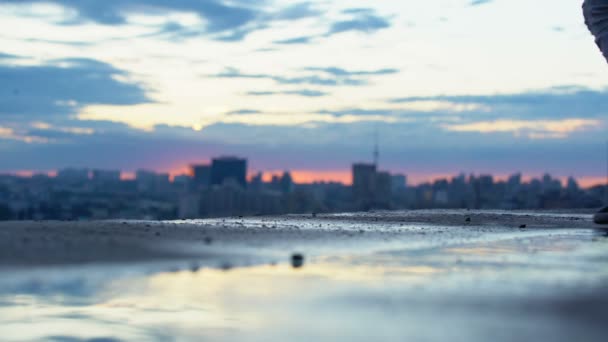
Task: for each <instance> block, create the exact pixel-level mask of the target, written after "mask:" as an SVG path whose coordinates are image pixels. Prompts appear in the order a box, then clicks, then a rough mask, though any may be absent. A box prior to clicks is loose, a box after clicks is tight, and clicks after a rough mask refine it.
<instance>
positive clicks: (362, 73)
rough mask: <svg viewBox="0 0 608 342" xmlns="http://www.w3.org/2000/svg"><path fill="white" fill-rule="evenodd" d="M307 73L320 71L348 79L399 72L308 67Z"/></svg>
mask: <svg viewBox="0 0 608 342" xmlns="http://www.w3.org/2000/svg"><path fill="white" fill-rule="evenodd" d="M305 70H308V71H321V72H324V73H327V74H330V75H333V76H337V77H348V76H377V75H390V74H396V73H398V72H399V70H398V69H378V70H370V71H358V70H355V71H349V70H345V69H342V68H338V67H326V68H321V67H308V68H305Z"/></svg>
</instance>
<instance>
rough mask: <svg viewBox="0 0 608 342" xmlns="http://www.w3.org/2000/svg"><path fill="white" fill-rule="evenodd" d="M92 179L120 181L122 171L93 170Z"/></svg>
mask: <svg viewBox="0 0 608 342" xmlns="http://www.w3.org/2000/svg"><path fill="white" fill-rule="evenodd" d="M92 175H93V177H92V179H93V180H94V181H98V182H119V181H120V171H118V170H93V173H92Z"/></svg>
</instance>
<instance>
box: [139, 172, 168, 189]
mask: <svg viewBox="0 0 608 342" xmlns="http://www.w3.org/2000/svg"><path fill="white" fill-rule="evenodd" d="M135 181H136V182H137V190H138V191H152V192H163V191H167V189H169V185H170V183H169V174H167V173H156V172H153V171H147V170H137V172H136V173H135Z"/></svg>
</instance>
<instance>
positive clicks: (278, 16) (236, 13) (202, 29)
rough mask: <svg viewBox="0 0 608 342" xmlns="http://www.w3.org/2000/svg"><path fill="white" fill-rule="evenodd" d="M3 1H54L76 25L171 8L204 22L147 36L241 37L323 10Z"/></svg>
mask: <svg viewBox="0 0 608 342" xmlns="http://www.w3.org/2000/svg"><path fill="white" fill-rule="evenodd" d="M3 3H5V4H6V3H9V4H20V5H27V4H32V3H54V4H57V5H60V6H62V7H64V8H67V9H70V10H72V11H73V12H74V13H75V17H73V18H66V19H65V20H64V22H63V24H68V25H76V24H82V23H85V22H93V23H97V24H102V25H126V24H129V16H131V15H151V16H158V15H166V14H167V13H171V12H180V13H193V14H195V15H197V16H198V17H199V18H200V19H201V21H202V23H203V24H200V25H198V24H196V25H188V26H185V25H181V24H179V23H175V22H167V23H164V24H162V25H161V26H160V27H159V28H158V29H157V30H156V31H155V32H152V33H149V34H144V35H142V36H143V37H146V36H160V37H163V38H166V39H185V38H190V37H195V36H200V35H205V34H206V35H209V36H210V37H211V38H213V39H216V40H220V41H240V40H242V39H244V38H245V37H246V36H247V35H248V34H250V33H251V32H254V31H257V30H261V29H264V28H266V27H268V25H269V23H270V22H275V21H294V20H299V19H304V18H308V17H313V16H318V15H320V14H321V12H320V11H319V10H317V9H316V8H315V6H314V5H313V4H312V3H309V2H301V3H296V4H294V5H290V6H288V7H285V8H278V9H276V10H270V11H269V10H267V9H266V7H267V6H266V5H267V3H268V1H264V0H261V1H255V2H252V1H244V0H236V1H224V0H204V1H201V0H112V1H75V0H5V1H3Z"/></svg>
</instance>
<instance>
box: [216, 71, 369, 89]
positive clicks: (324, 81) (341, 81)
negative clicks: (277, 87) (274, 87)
mask: <svg viewBox="0 0 608 342" xmlns="http://www.w3.org/2000/svg"><path fill="white" fill-rule="evenodd" d="M330 76H332V75H330ZM211 77H217V78H248V79H268V80H272V81H275V82H276V83H279V84H284V85H285V84H289V85H297V84H308V85H317V86H327V87H336V86H361V85H365V84H367V81H366V80H363V79H355V78H350V77H334V76H332V77H321V76H318V75H306V76H299V77H287V76H278V75H271V74H248V73H242V72H241V71H239V70H238V69H235V68H226V69H225V70H224V71H222V72H220V73H218V74H215V75H211Z"/></svg>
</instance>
